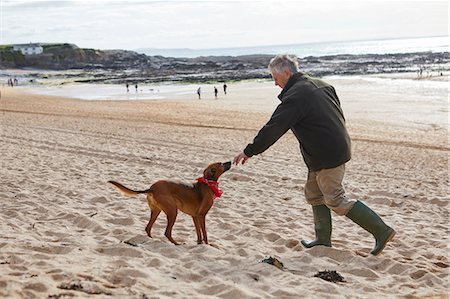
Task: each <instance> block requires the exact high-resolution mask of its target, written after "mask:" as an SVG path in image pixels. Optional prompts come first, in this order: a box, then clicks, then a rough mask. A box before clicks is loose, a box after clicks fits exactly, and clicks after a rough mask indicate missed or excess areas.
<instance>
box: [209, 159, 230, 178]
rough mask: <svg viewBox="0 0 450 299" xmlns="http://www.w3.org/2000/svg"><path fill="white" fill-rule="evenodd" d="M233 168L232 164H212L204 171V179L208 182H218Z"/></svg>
mask: <svg viewBox="0 0 450 299" xmlns="http://www.w3.org/2000/svg"><path fill="white" fill-rule="evenodd" d="M230 168H231V162H230V161H228V162H225V163H222V162H216V163H211V164H209V165H208V167H206V169H205V170H204V171H203V177H204V178H205V179H207V180H211V181H217V180H218V179H219V177H220V176H221V175H222V174H223V173H224V172H225V171H227V170H229V169H230Z"/></svg>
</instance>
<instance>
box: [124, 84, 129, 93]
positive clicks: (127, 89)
mask: <svg viewBox="0 0 450 299" xmlns="http://www.w3.org/2000/svg"><path fill="white" fill-rule="evenodd" d="M125 86H126V87H127V92H130V88H129V87H130V85H128V83H127V84H126V85H125Z"/></svg>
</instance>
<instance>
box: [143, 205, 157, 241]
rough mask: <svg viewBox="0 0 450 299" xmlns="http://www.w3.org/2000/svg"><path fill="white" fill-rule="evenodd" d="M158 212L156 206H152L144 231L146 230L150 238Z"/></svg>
mask: <svg viewBox="0 0 450 299" xmlns="http://www.w3.org/2000/svg"><path fill="white" fill-rule="evenodd" d="M159 213H161V210H160V209H158V208H152V210H151V213H150V220H149V221H148V224H147V227H146V228H145V231H146V232H147V236H149V237H150V238H151V237H152V226H153V224H154V223H155V221H156V218H158V216H159Z"/></svg>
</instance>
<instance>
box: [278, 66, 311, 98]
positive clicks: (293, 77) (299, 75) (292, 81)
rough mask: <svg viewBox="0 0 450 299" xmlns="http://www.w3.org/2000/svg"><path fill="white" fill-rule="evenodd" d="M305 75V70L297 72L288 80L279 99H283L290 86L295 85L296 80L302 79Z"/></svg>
mask: <svg viewBox="0 0 450 299" xmlns="http://www.w3.org/2000/svg"><path fill="white" fill-rule="evenodd" d="M303 76H305V73H303V72H297V73H295V74H293V75H292V76H291V77H290V78H289V80H288V81H287V83H286V86H284V88H283V90H281V93H280V94H279V95H278V99H280V101H283V96H284V94H285V93H286V92H287V91H288V90H289V88H291V87H292V86H293V85H294V83H295V82H297V81H298V80H300V78H302V77H303Z"/></svg>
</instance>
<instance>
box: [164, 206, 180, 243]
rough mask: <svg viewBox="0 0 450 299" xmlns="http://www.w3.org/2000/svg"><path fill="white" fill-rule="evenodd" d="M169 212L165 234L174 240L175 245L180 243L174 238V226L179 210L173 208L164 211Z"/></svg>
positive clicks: (170, 239) (171, 240)
mask: <svg viewBox="0 0 450 299" xmlns="http://www.w3.org/2000/svg"><path fill="white" fill-rule="evenodd" d="M164 212H165V213H166V214H167V227H166V232H165V233H164V235H165V236H166V237H167V239H169V241H170V242H172V243H173V244H175V245H178V243H177V242H176V241H175V240H174V239H173V238H172V227H173V225H174V224H175V220H176V219H177V213H178V211H177V210H176V209H175V210H172V211H167V212H166V211H164Z"/></svg>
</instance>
